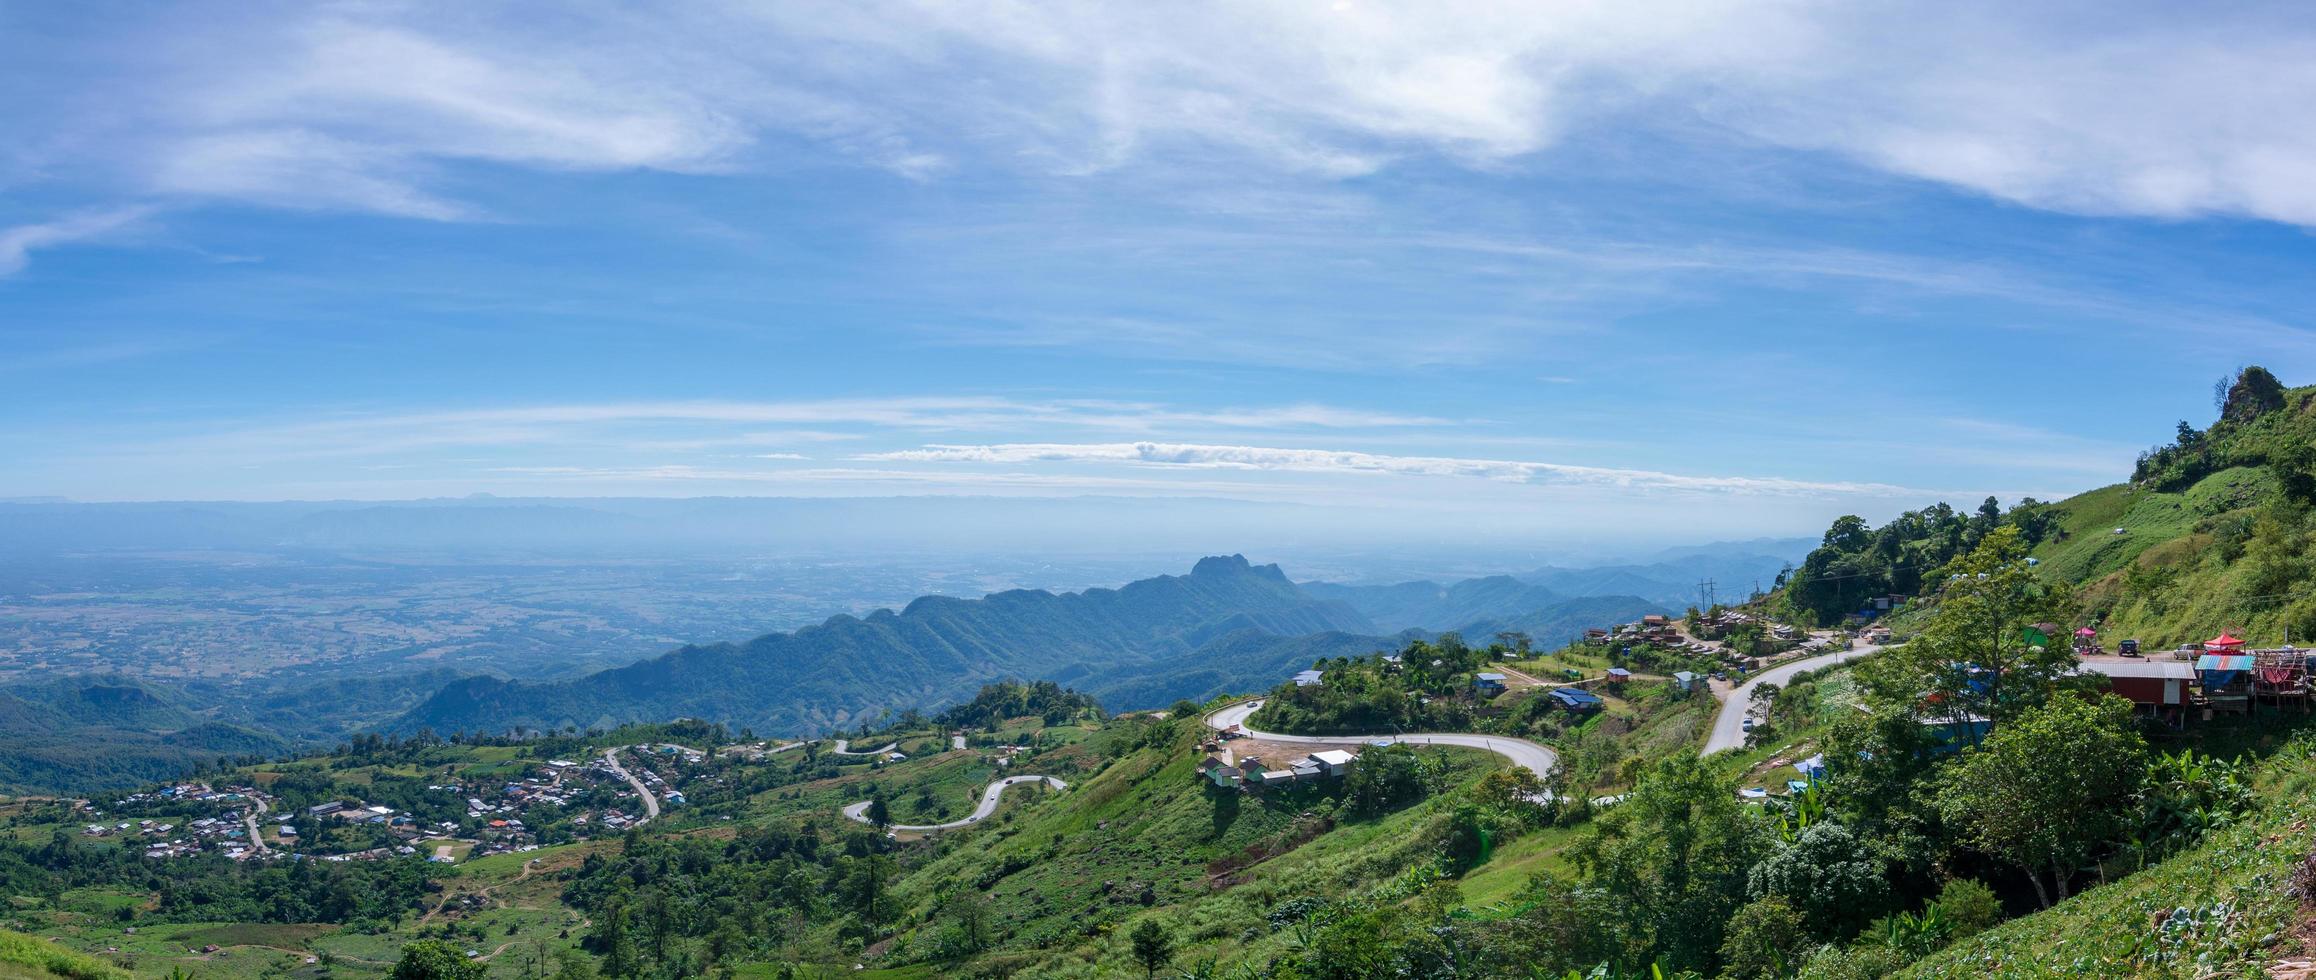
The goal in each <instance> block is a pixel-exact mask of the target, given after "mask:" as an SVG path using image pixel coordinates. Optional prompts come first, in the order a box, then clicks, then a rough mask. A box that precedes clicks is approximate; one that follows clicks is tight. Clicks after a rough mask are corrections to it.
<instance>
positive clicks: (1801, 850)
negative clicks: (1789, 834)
mask: <svg viewBox="0 0 2316 980" xmlns="http://www.w3.org/2000/svg"><path fill="white" fill-rule="evenodd" d="M1749 883H1750V886H1751V889H1752V893H1753V894H1754V895H1757V896H1762V897H1769V896H1778V897H1782V898H1784V899H1785V900H1786V902H1787V903H1788V904H1789V906H1790V907H1791V908H1792V909H1794V910H1795V911H1796V912H1798V913H1800V915H1801V916H1802V919H1803V921H1804V922H1805V923H1806V925H1807V927H1808V933H1809V935H1810V936H1812V937H1814V938H1816V939H1818V940H1820V941H1828V942H1837V941H1840V940H1843V939H1847V938H1849V937H1850V936H1852V935H1854V934H1856V932H1857V931H1858V930H1859V929H1860V928H1863V927H1864V926H1865V924H1866V923H1867V922H1870V921H1872V920H1873V919H1874V917H1875V916H1877V915H1880V914H1881V912H1882V910H1883V909H1884V908H1886V907H1888V905H1889V902H1890V883H1889V877H1888V874H1887V872H1886V871H1885V870H1884V869H1883V866H1882V861H1881V860H1880V858H1879V857H1877V856H1876V855H1875V853H1874V850H1873V848H1872V846H1871V845H1869V844H1868V843H1867V842H1865V841H1863V840H1860V839H1859V838H1858V836H1857V835H1856V834H1853V833H1851V832H1850V829H1849V828H1848V827H1844V826H1842V825H1841V824H1838V823H1830V822H1820V823H1816V824H1812V825H1811V826H1810V827H1809V829H1807V830H1804V831H1802V832H1801V834H1800V836H1798V837H1796V838H1794V840H1793V842H1792V843H1790V844H1781V845H1779V846H1778V848H1777V849H1776V850H1775V851H1772V852H1771V853H1770V854H1769V856H1768V857H1765V858H1763V859H1762V860H1761V863H1759V864H1756V865H1754V866H1753V871H1752V874H1751V875H1750V877H1749Z"/></svg>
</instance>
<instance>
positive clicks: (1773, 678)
mask: <svg viewBox="0 0 2316 980" xmlns="http://www.w3.org/2000/svg"><path fill="white" fill-rule="evenodd" d="M1881 649H1882V648H1881V647H1878V646H1874V645H1872V644H1868V645H1866V646H1861V647H1858V648H1857V649H1854V650H1837V651H1834V652H1833V653H1826V654H1819V655H1818V656H1815V657H1804V658H1802V659H1800V660H1796V661H1794V662H1792V663H1789V664H1780V665H1778V666H1776V667H1771V668H1769V669H1768V670H1765V671H1762V672H1761V673H1760V674H1758V675H1756V676H1755V677H1754V678H1753V679H1752V680H1749V681H1746V682H1745V683H1743V684H1740V685H1738V686H1737V689H1736V690H1733V691H1730V692H1729V700H1727V701H1723V702H1721V713H1720V714H1717V715H1714V716H1713V734H1712V737H1710V738H1707V739H1706V740H1705V750H1704V751H1703V752H1701V753H1699V754H1700V755H1712V754H1713V753H1715V752H1722V751H1726V750H1729V749H1741V748H1744V747H1745V716H1746V714H1747V713H1748V712H1750V711H1751V710H1752V706H1753V690H1754V688H1756V687H1759V686H1760V685H1761V684H1762V683H1763V682H1764V681H1766V682H1768V683H1771V684H1777V685H1780V686H1782V685H1784V684H1785V682H1786V681H1787V680H1789V679H1791V678H1792V677H1793V675H1795V674H1798V673H1801V672H1802V671H1805V670H1816V669H1818V668H1820V667H1831V666H1833V665H1834V664H1842V663H1848V662H1850V661H1852V660H1856V659H1858V658H1859V657H1867V656H1872V655H1874V654H1875V653H1879V652H1880V651H1881Z"/></svg>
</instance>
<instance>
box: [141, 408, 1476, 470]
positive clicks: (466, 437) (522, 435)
mask: <svg viewBox="0 0 2316 980" xmlns="http://www.w3.org/2000/svg"><path fill="white" fill-rule="evenodd" d="M1447 424H1449V423H1448V420H1445V419H1438V418H1431V417H1427V416H1419V415H1405V414H1394V413H1387V412H1374V411H1365V410H1359V409H1350V408H1341V407H1336V406H1329V405H1316V404H1294V405H1284V406H1266V407H1246V408H1227V407H1226V408H1217V409H1182V408H1177V407H1174V406H1170V405H1164V404H1159V403H1153V402H1128V401H1105V400H1089V399H1059V400H1051V401H1033V400H1025V399H1015V398H1002V397H995V396H983V395H961V396H919V397H897V398H836V399H819V400H802V401H790V402H753V401H638V402H605V403H594V404H561V405H528V406H514V407H505V408H487V409H467V410H456V411H437V412H418V413H387V414H348V415H345V416H342V417H337V418H322V419H319V420H316V421H305V422H296V423H287V424H281V423H267V424H253V425H244V426H241V427H234V428H225V429H221V430H214V431H204V432H198V433H193V434H188V435H185V436H181V437H178V438H173V439H167V440H163V441H160V442H149V441H145V440H142V439H140V440H138V442H139V445H138V447H137V448H136V450H135V451H139V452H149V453H181V452H200V453H207V454H217V455H218V456H219V457H221V458H239V459H283V458H318V457H359V456H380V455H389V454H395V453H412V452H425V451H436V450H441V449H445V448H450V447H496V448H511V447H569V448H584V449H587V450H589V451H591V452H617V451H625V452H704V451H710V450H715V449H728V448H734V447H749V446H761V447H764V448H767V449H778V448H783V447H784V445H785V444H791V443H801V442H814V443H825V442H837V441H845V440H850V439H859V438H864V437H867V436H870V435H873V434H877V433H887V432H894V431H904V432H912V433H917V434H918V436H919V437H920V438H921V437H922V435H923V434H925V433H932V432H952V433H970V434H974V435H984V436H986V435H990V434H1004V435H1011V434H1015V433H1021V432H1027V431H1050V430H1053V429H1066V430H1073V431H1081V432H1105V433H1120V434H1141V433H1148V432H1156V431H1183V430H1192V431H1195V430H1201V429H1213V430H1229V431H1282V432H1285V431H1312V430H1338V431H1339V430H1348V429H1359V430H1383V429H1394V428H1400V429H1414V428H1428V427H1436V426H1442V425H1447ZM765 426H771V427H774V428H771V429H769V430H767V429H764V428H762V427H765ZM791 426H811V427H814V428H790V427H791ZM830 427H851V430H852V431H832V430H831V428H830ZM790 455H791V454H788V453H779V452H775V453H772V454H770V455H762V456H760V457H759V458H764V459H781V458H789V456H790ZM794 458H799V459H801V458H803V457H802V456H795V457H794Z"/></svg>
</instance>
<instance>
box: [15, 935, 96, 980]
mask: <svg viewBox="0 0 2316 980" xmlns="http://www.w3.org/2000/svg"><path fill="white" fill-rule="evenodd" d="M127 977H128V974H127V973H124V972H122V971H121V970H118V969H115V968H113V967H112V966H109V965H107V964H106V963H104V961H102V960H99V959H97V958H95V957H92V956H84V955H82V954H80V953H76V952H73V951H72V950H69V949H65V948H63V947H60V946H58V945H57V944H55V943H51V942H46V941H44V940H40V939H36V938H34V937H31V936H27V935H25V934H23V933H20V932H7V931H0V980H127Z"/></svg>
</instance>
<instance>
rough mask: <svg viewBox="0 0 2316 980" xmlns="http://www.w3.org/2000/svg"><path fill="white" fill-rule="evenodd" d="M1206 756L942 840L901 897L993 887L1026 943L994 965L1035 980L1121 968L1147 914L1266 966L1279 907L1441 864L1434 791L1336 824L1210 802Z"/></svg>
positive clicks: (1123, 765)
mask: <svg viewBox="0 0 2316 980" xmlns="http://www.w3.org/2000/svg"><path fill="white" fill-rule="evenodd" d="M1427 751H1431V750H1427ZM1438 751H1442V752H1445V753H1447V754H1448V756H1449V758H1451V759H1452V760H1453V767H1452V770H1451V781H1452V782H1455V783H1458V784H1461V783H1464V782H1467V781H1468V780H1470V779H1473V778H1476V777H1477V776H1478V775H1480V774H1481V773H1483V772H1485V771H1487V770H1488V769H1492V768H1494V767H1495V766H1497V765H1500V762H1499V761H1498V760H1497V757H1495V756H1494V755H1492V754H1489V753H1484V752H1476V751H1471V750H1438ZM1197 758H1198V755H1197V753H1196V752H1194V751H1191V750H1190V747H1189V746H1188V745H1187V744H1184V745H1179V746H1172V747H1168V748H1164V749H1148V750H1144V751H1141V752H1138V753H1135V754H1133V755H1130V756H1128V757H1126V758H1125V759H1122V760H1120V761H1119V762H1117V763H1115V764H1113V765H1112V766H1110V767H1109V768H1108V769H1106V770H1105V771H1103V772H1102V773H1101V774H1099V775H1097V776H1095V777H1093V778H1091V779H1088V780H1086V781H1084V782H1083V783H1082V784H1081V785H1080V786H1078V787H1075V788H1073V789H1072V790H1070V792H1069V794H1068V795H1067V797H1066V798H1063V799H1058V800H1054V801H1052V802H1050V803H1040V802H1036V801H1034V800H1032V801H1028V802H1025V803H1023V804H1022V805H1021V807H1020V808H1019V809H1016V810H1013V811H1012V812H1011V814H1010V815H1008V816H1001V817H1000V818H999V819H998V821H997V826H995V827H994V828H991V829H987V830H983V831H979V832H976V833H973V834H967V835H958V836H956V837H953V838H950V839H948V840H947V841H945V842H944V844H945V846H947V847H948V848H949V850H947V852H946V853H944V854H943V855H942V856H940V857H938V858H936V859H935V860H933V861H932V862H929V863H928V864H927V865H926V866H925V867H923V868H922V869H920V870H918V871H916V872H915V873H913V874H911V875H910V876H909V877H908V878H907V879H906V880H905V881H904V882H903V883H902V884H901V885H900V888H899V894H900V895H901V897H902V898H903V900H904V901H906V902H908V903H909V904H910V905H911V906H912V907H913V909H914V910H915V911H916V912H918V913H920V914H921V913H924V912H926V911H928V910H929V909H930V908H931V907H932V905H933V903H934V902H935V900H936V898H937V896H940V895H942V894H945V893H947V892H949V891H952V890H956V889H965V890H968V891H973V892H979V893H985V894H987V895H988V896H989V899H990V901H991V903H992V911H993V912H994V918H995V919H996V921H997V925H998V930H999V932H1000V935H1001V936H1003V937H1005V939H1004V945H1005V946H1007V947H1010V948H1012V949H1013V950H1016V951H1015V952H1001V953H999V954H997V958H1000V959H1008V960H1010V961H1012V962H1013V963H1014V965H1015V966H1016V967H1018V968H1026V969H1025V972H1022V973H1020V974H1017V975H1019V976H1024V977H1029V976H1056V977H1075V976H1112V975H1117V971H1119V970H1121V969H1124V968H1125V966H1126V963H1125V959H1124V956H1125V952H1124V949H1123V945H1124V944H1123V941H1122V940H1121V939H1113V938H1112V937H1113V936H1114V935H1116V934H1118V933H1121V932H1122V931H1123V930H1124V929H1125V928H1127V926H1128V924H1129V923H1130V922H1131V921H1132V920H1134V919H1136V918H1138V917H1140V916H1143V915H1155V916H1158V917H1161V918H1162V919H1163V920H1165V921H1166V922H1167V923H1168V924H1169V925H1170V926H1172V927H1174V928H1175V929H1176V934H1177V940H1178V942H1179V943H1181V944H1182V945H1184V946H1185V947H1187V948H1192V949H1198V950H1208V951H1212V952H1214V953H1216V954H1218V955H1220V956H1222V957H1223V958H1225V959H1226V960H1229V959H1236V958H1239V957H1242V956H1244V957H1257V958H1259V957H1261V956H1263V955H1266V954H1267V953H1269V952H1276V951H1277V944H1279V943H1283V942H1286V941H1288V940H1287V937H1284V936H1278V935H1273V934H1271V933H1270V932H1269V930H1268V925H1267V922H1266V921H1265V919H1264V915H1265V913H1267V912H1268V911H1269V910H1270V909H1271V908H1272V907H1273V906H1275V905H1277V904H1278V903H1279V902H1282V901H1285V900H1287V899H1289V898H1294V897H1298V896H1306V895H1317V896H1326V897H1330V898H1337V897H1343V896H1346V895H1352V894H1357V893H1359V892H1361V891H1363V890H1365V889H1367V888H1371V887H1374V886H1376V885H1378V884H1381V883H1384V882H1388V881H1390V880H1392V879H1393V878H1394V877H1395V876H1397V875H1399V874H1400V873H1401V872H1402V871H1404V870H1405V869H1406V868H1408V867H1409V866H1411V865H1413V864H1416V863H1419V862H1422V861H1424V860H1426V859H1428V858H1429V857H1430V856H1431V855H1430V851H1429V849H1428V848H1427V847H1426V846H1425V845H1424V839H1425V836H1426V835H1425V832H1424V830H1425V828H1427V827H1428V826H1429V825H1430V824H1431V823H1432V822H1433V821H1435V820H1437V819H1439V818H1440V817H1441V816H1442V815H1443V814H1444V813H1445V812H1446V805H1445V801H1444V800H1443V799H1442V798H1441V797H1434V798H1433V800H1431V801H1429V802H1426V803H1424V804H1420V805H1417V806H1415V807H1412V808H1409V809H1407V810H1404V811H1401V812H1399V813H1395V814H1392V815H1390V816H1387V817H1384V818H1381V819H1376V820H1367V821H1357V822H1348V821H1347V822H1339V823H1333V824H1332V825H1331V827H1330V825H1329V823H1328V821H1327V820H1326V819H1325V818H1324V817H1320V816H1305V814H1306V813H1318V812H1323V811H1324V810H1325V809H1326V807H1325V806H1324V805H1322V803H1321V802H1320V801H1319V800H1318V799H1317V798H1315V797H1314V798H1309V799H1301V798H1288V797H1285V796H1283V795H1280V794H1272V795H1271V796H1270V797H1268V798H1258V797H1249V796H1243V795H1239V794H1217V795H1210V794H1208V793H1207V792H1206V791H1205V790H1204V789H1203V785H1204V784H1203V783H1202V781H1201V780H1199V779H1198V777H1197V775H1196V771H1195V769H1194V768H1193V767H1194V764H1195V763H1196V761H1197ZM1145 894H1147V896H1148V897H1147V898H1146V899H1145V897H1144V896H1145ZM920 932H921V933H930V932H931V930H930V929H924V930H920ZM916 938H920V939H921V938H926V937H924V936H920V937H916ZM1028 947H1038V948H1036V949H1030V948H1028ZM896 952H897V953H899V954H900V955H902V956H907V955H908V954H907V951H906V949H905V948H904V949H900V950H896Z"/></svg>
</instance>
